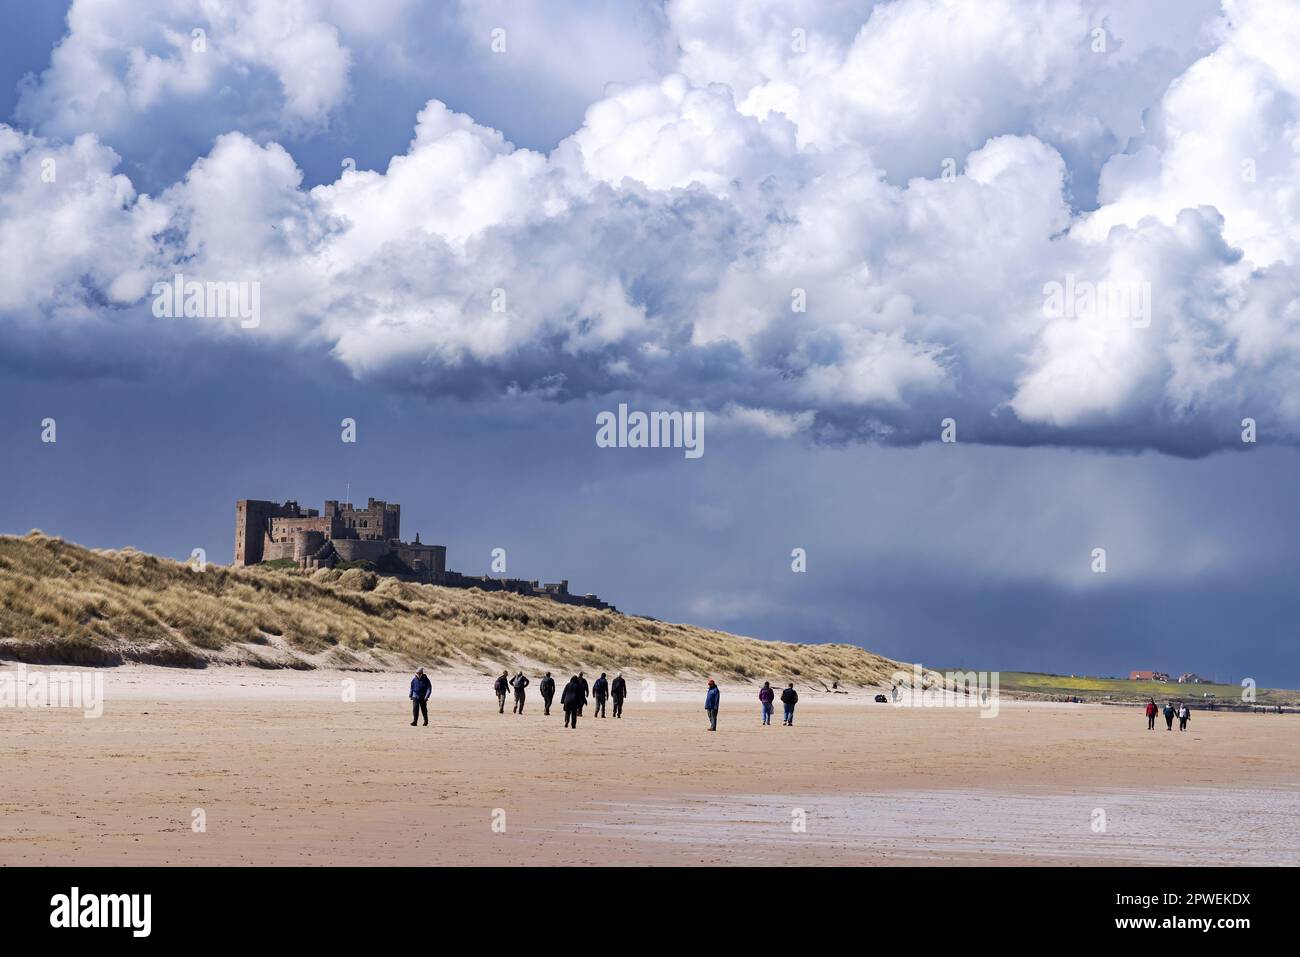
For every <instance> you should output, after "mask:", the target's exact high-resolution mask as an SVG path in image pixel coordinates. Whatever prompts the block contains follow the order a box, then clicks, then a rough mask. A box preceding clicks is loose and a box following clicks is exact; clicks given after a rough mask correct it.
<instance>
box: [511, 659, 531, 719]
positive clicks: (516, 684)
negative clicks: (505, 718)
mask: <svg viewBox="0 0 1300 957" xmlns="http://www.w3.org/2000/svg"><path fill="white" fill-rule="evenodd" d="M528 685H529V681H528V675H526V674H524V672H523V669H522V668H521V669H519V674H517V675H515V676H514V677H513V678H511V679H510V687H512V688H514V689H515V706H514V708H513V709H512V713H513V714H523V713H524V689H525V688H527V687H528Z"/></svg>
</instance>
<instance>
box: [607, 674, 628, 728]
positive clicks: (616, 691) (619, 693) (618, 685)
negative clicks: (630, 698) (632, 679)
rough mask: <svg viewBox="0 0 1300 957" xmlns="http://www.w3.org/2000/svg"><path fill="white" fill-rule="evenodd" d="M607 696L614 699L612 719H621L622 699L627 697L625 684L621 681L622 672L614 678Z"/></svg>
mask: <svg viewBox="0 0 1300 957" xmlns="http://www.w3.org/2000/svg"><path fill="white" fill-rule="evenodd" d="M609 696H610V697H611V698H613V699H614V717H616V718H621V717H623V699H624V698H626V697H627V682H626V681H624V680H623V672H621V671H620V672H619V673H618V674H617V675H615V676H614V680H613V682H611V684H610V686H609Z"/></svg>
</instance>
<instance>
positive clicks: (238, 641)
mask: <svg viewBox="0 0 1300 957" xmlns="http://www.w3.org/2000/svg"><path fill="white" fill-rule="evenodd" d="M0 658H9V659H16V660H21V661H30V662H49V663H56V662H58V663H78V664H105V665H109V664H118V663H121V662H126V661H136V662H145V663H153V664H165V665H189V666H201V665H204V664H207V663H209V662H212V663H230V664H235V663H241V664H245V665H254V666H260V667H291V668H315V667H335V668H363V669H374V668H397V667H405V666H406V665H407V664H409V663H411V662H419V663H422V664H425V665H431V666H439V665H456V664H469V665H479V664H482V665H488V664H493V665H495V664H499V663H516V662H518V663H521V664H524V663H531V664H536V665H538V666H547V667H554V668H559V669H577V668H582V667H588V668H590V669H592V670H595V669H596V668H597V667H598V666H599V667H616V668H620V669H624V670H629V671H635V672H637V673H643V674H664V675H692V674H695V675H700V674H709V675H718V676H727V677H729V678H732V679H733V680H734V679H742V680H743V679H746V678H755V679H760V680H761V679H773V678H778V679H785V680H792V681H799V682H809V683H812V684H814V685H817V684H821V683H824V684H826V685H829V684H831V683H832V682H836V681H838V682H839V683H840V684H841V685H883V684H887V683H888V682H889V679H890V676H891V675H892V674H893V673H894V672H895V671H897V670H899V669H900V668H905V667H906V666H904V665H900V664H899V663H898V662H895V661H892V660H890V659H888V658H883V657H881V656H879V655H874V654H871V653H870V652H868V651H864V650H863V649H861V648H857V647H854V646H851V645H796V644H789V643H784V642H777V641H760V640H757V639H754V638H745V637H740V636H737V635H731V634H727V633H725V632H719V631H711V630H708V629H705V628H697V627H695V626H692V625H681V624H670V623H667V622H661V621H652V620H650V619H646V618H638V617H635V616H630V615H620V614H617V613H614V612H610V611H603V610H595V609H590V608H583V607H579V606H572V605H561V604H558V603H556V602H552V601H550V600H549V599H544V598H530V597H524V596H521V595H515V594H511V593H507V592H482V591H479V590H478V589H456V588H440V587H438V586H435V585H422V584H413V583H407V582H402V581H398V580H396V579H393V578H385V577H383V576H380V575H376V574H374V573H373V572H367V571H361V570H357V569H352V570H348V571H342V572H340V571H337V570H328V569H321V570H317V571H315V572H311V573H303V572H298V571H294V570H285V569H268V568H259V567H253V568H241V569H232V568H226V567H223V566H217V565H208V566H207V567H206V568H205V569H204V570H203V571H195V570H194V569H193V567H192V566H190V565H187V564H183V563H181V562H177V561H172V560H170V559H165V558H158V557H156V556H153V555H147V554H144V553H142V552H138V551H135V550H134V549H129V548H126V549H122V550H119V551H104V550H92V549H87V548H82V547H80V546H78V545H73V544H70V543H67V542H64V541H63V540H61V539H58V538H52V537H50V536H47V535H43V534H41V533H39V532H31V533H29V534H27V535H24V536H0Z"/></svg>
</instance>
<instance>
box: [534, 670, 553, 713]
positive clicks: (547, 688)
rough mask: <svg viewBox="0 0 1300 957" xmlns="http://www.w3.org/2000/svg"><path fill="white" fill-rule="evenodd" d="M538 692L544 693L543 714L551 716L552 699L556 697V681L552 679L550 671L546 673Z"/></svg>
mask: <svg viewBox="0 0 1300 957" xmlns="http://www.w3.org/2000/svg"><path fill="white" fill-rule="evenodd" d="M537 690H538V691H540V692H541V693H542V706H543V708H544V710H543V712H542V713H543V714H550V713H551V699H552V698H554V697H555V679H554V678H552V677H551V673H550V672H549V671H548V672H546V677H545V678H543V679H542V683H541V684H539V685H538V686H537Z"/></svg>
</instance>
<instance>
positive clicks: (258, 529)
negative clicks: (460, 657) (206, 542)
mask: <svg viewBox="0 0 1300 957" xmlns="http://www.w3.org/2000/svg"><path fill="white" fill-rule="evenodd" d="M401 519H402V506H400V505H397V504H395V503H393V502H384V501H380V500H378V499H373V498H372V499H368V500H367V501H366V507H365V508H355V507H354V506H353V505H352V503H351V502H337V501H333V500H331V501H327V502H326V503H325V513H324V514H323V515H322V514H321V513H320V512H318V511H317V510H316V509H314V508H300V507H299V506H298V503H297V502H295V501H292V500H290V501H288V502H285V503H284V504H282V505H281V504H277V503H275V502H263V501H259V500H257V499H240V500H239V501H238V502H236V503H235V565H237V566H243V565H256V564H258V563H260V562H270V561H285V560H289V561H292V562H294V563H296V564H297V565H298V567H299V568H301V569H303V570H304V571H312V570H314V569H318V568H334V567H336V566H338V565H340V564H345V565H348V566H350V565H352V563H355V562H366V563H368V565H366V566H363V567H373V568H374V569H375V571H377V572H380V573H382V574H386V575H393V576H395V577H398V578H404V579H408V580H414V581H421V582H427V583H428V584H431V585H445V586H447V587H449V588H481V589H482V590H484V591H508V592H514V593H515V594H518V595H532V596H535V597H538V598H551V599H553V600H555V601H558V602H561V603H563V604H565V605H584V606H586V607H588V608H599V609H609V610H610V611H618V609H617V608H615V607H614V606H613V605H610V604H608V603H606V602H603V601H601V600H600V598H598V597H597V596H596V595H592V594H586V595H573V594H570V592H569V582H568V580H567V579H566V580H563V581H558V582H554V583H547V584H543V583H542V582H539V581H536V580H532V581H530V580H528V579H523V578H491V577H489V576H486V575H481V576H470V575H462V574H460V573H459V572H453V571H448V570H447V548H446V546H445V545H427V544H425V543H423V542H421V541H420V536H419V535H418V534H417V535H416V536H415V541H413V542H404V541H402V540H401V538H400V537H399V534H400V528H401Z"/></svg>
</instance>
